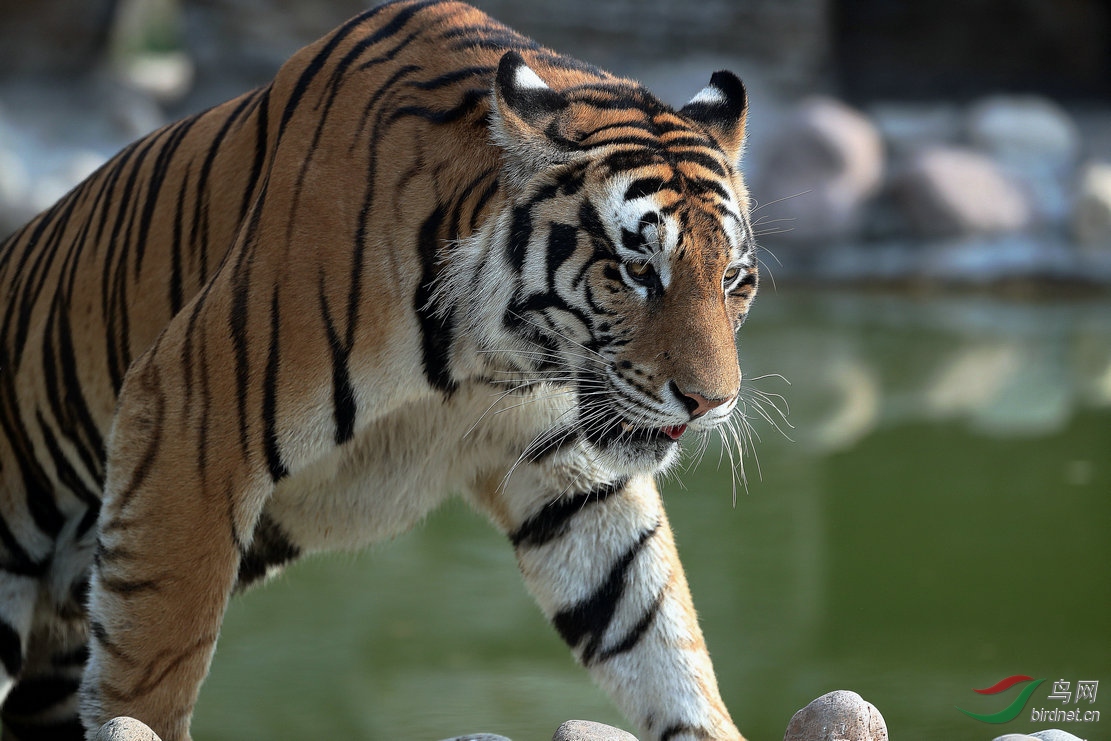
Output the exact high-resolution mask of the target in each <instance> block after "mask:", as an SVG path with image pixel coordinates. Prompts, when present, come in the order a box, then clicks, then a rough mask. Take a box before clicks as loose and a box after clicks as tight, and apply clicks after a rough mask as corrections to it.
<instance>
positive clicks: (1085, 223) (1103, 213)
mask: <svg viewBox="0 0 1111 741" xmlns="http://www.w3.org/2000/svg"><path fill="white" fill-rule="evenodd" d="M1072 233H1073V236H1074V237H1075V238H1076V241H1077V242H1079V243H1080V244H1081V245H1083V246H1085V247H1087V248H1102V249H1107V250H1111V164H1109V163H1104V162H1093V163H1090V164H1088V165H1087V166H1086V167H1085V168H1084V171H1083V174H1082V175H1081V177H1080V185H1079V187H1078V188H1077V193H1076V203H1075V206H1074V208H1073V213H1072Z"/></svg>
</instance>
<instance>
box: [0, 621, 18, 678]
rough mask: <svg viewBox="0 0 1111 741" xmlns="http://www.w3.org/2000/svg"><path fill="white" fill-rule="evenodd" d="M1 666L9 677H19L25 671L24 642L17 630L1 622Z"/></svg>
mask: <svg viewBox="0 0 1111 741" xmlns="http://www.w3.org/2000/svg"><path fill="white" fill-rule="evenodd" d="M0 664H3V665H4V671H6V672H7V673H8V676H9V677H18V676H19V672H20V671H22V669H23V642H22V641H21V640H20V638H19V633H16V632H15V628H13V627H12V626H10V625H8V624H7V623H5V622H4V621H3V620H0Z"/></svg>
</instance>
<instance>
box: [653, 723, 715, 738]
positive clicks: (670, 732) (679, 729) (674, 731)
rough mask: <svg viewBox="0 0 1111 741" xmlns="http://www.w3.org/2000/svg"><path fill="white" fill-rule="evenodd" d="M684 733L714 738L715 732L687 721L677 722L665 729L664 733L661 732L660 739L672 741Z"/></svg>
mask: <svg viewBox="0 0 1111 741" xmlns="http://www.w3.org/2000/svg"><path fill="white" fill-rule="evenodd" d="M684 733H689V734H691V735H693V736H695V737H697V738H706V739H708V738H713V734H711V733H710V732H709V731H707V730H706V729H705V728H698V727H696V726H692V725H688V724H687V723H676V724H674V725H671V726H668V727H667V728H665V729H664V731H663V733H661V734H660V741H671V739H673V738H675V737H676V736H678V735H680V734H684Z"/></svg>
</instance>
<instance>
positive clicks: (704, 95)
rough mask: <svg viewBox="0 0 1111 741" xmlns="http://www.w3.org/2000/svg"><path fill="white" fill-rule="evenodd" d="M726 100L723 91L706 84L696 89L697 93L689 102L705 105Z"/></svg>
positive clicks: (721, 103) (718, 103) (720, 103)
mask: <svg viewBox="0 0 1111 741" xmlns="http://www.w3.org/2000/svg"><path fill="white" fill-rule="evenodd" d="M725 102H726V98H725V93H723V92H722V91H721V90H720V89H719V88H717V87H716V86H714V85H707V86H706V87H704V88H702V89H701V90H699V91H698V95H696V96H694V97H693V98H691V99H690V103H688V104H687V105H690V104H691V103H703V104H706V105H723V104H724V103H725Z"/></svg>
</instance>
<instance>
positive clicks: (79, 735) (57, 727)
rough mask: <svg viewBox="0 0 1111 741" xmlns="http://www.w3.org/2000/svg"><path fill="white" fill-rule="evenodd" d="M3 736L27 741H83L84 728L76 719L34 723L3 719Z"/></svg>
mask: <svg viewBox="0 0 1111 741" xmlns="http://www.w3.org/2000/svg"><path fill="white" fill-rule="evenodd" d="M4 731H5V734H4V735H5V736H7V735H9V734H10V735H11V736H12V737H13V738H17V739H26V740H27V741H84V738H85V728H84V726H82V725H81V721H80V720H78V718H77V717H76V716H75V717H72V718H67V719H65V720H51V721H47V722H45V723H34V722H31V721H25V720H22V719H16V718H9V717H6V716H5V717H4Z"/></svg>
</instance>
